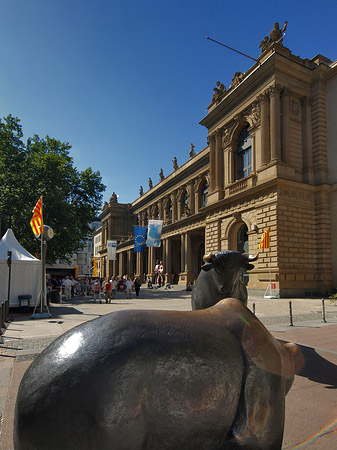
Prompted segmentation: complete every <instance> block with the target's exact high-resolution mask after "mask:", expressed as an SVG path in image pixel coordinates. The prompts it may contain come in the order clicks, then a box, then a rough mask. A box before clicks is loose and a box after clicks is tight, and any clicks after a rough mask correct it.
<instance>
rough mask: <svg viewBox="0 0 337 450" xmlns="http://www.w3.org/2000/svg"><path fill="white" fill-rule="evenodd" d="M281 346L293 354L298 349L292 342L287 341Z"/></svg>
mask: <svg viewBox="0 0 337 450" xmlns="http://www.w3.org/2000/svg"><path fill="white" fill-rule="evenodd" d="M283 347H285V349H286V350H287V351H288V352H289V354H290V355H295V353H296V352H297V350H298V347H297V345H296V344H294V343H293V342H287V343H286V344H283Z"/></svg>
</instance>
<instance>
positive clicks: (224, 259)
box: [201, 250, 258, 273]
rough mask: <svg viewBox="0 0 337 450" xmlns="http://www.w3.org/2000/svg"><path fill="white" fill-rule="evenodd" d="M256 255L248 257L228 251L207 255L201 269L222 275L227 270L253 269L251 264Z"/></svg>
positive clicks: (245, 254)
mask: <svg viewBox="0 0 337 450" xmlns="http://www.w3.org/2000/svg"><path fill="white" fill-rule="evenodd" d="M257 258H258V254H256V255H249V254H248V253H239V252H234V251H230V250H225V251H221V252H217V253H209V254H208V255H204V257H203V260H204V265H203V266H202V267H201V268H202V269H203V270H209V269H212V268H214V269H215V271H216V272H218V273H222V272H224V271H226V270H228V269H233V268H237V269H239V268H243V269H246V270H251V269H254V266H253V264H251V262H254V261H256V260H257Z"/></svg>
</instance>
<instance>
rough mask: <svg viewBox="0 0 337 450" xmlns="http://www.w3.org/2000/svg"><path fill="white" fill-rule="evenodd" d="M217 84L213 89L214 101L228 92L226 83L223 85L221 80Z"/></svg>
mask: <svg viewBox="0 0 337 450" xmlns="http://www.w3.org/2000/svg"><path fill="white" fill-rule="evenodd" d="M216 86H217V87H215V88H214V89H213V91H214V94H213V97H212V102H215V101H217V100H220V98H221V97H222V96H223V95H224V94H225V92H226V87H225V85H223V84H222V83H220V81H217V82H216Z"/></svg>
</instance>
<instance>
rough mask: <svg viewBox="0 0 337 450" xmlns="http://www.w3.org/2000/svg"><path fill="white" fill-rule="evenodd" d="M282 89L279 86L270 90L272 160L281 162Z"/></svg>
mask: <svg viewBox="0 0 337 450" xmlns="http://www.w3.org/2000/svg"><path fill="white" fill-rule="evenodd" d="M280 113H281V110H280V89H279V87H278V86H277V85H275V86H272V87H271V88H270V159H271V161H278V160H280V155H281V122H280Z"/></svg>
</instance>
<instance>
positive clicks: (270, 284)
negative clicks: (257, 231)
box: [269, 241, 272, 295]
mask: <svg viewBox="0 0 337 450" xmlns="http://www.w3.org/2000/svg"><path fill="white" fill-rule="evenodd" d="M269 288H270V295H272V292H271V249H270V241H269Z"/></svg>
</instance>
